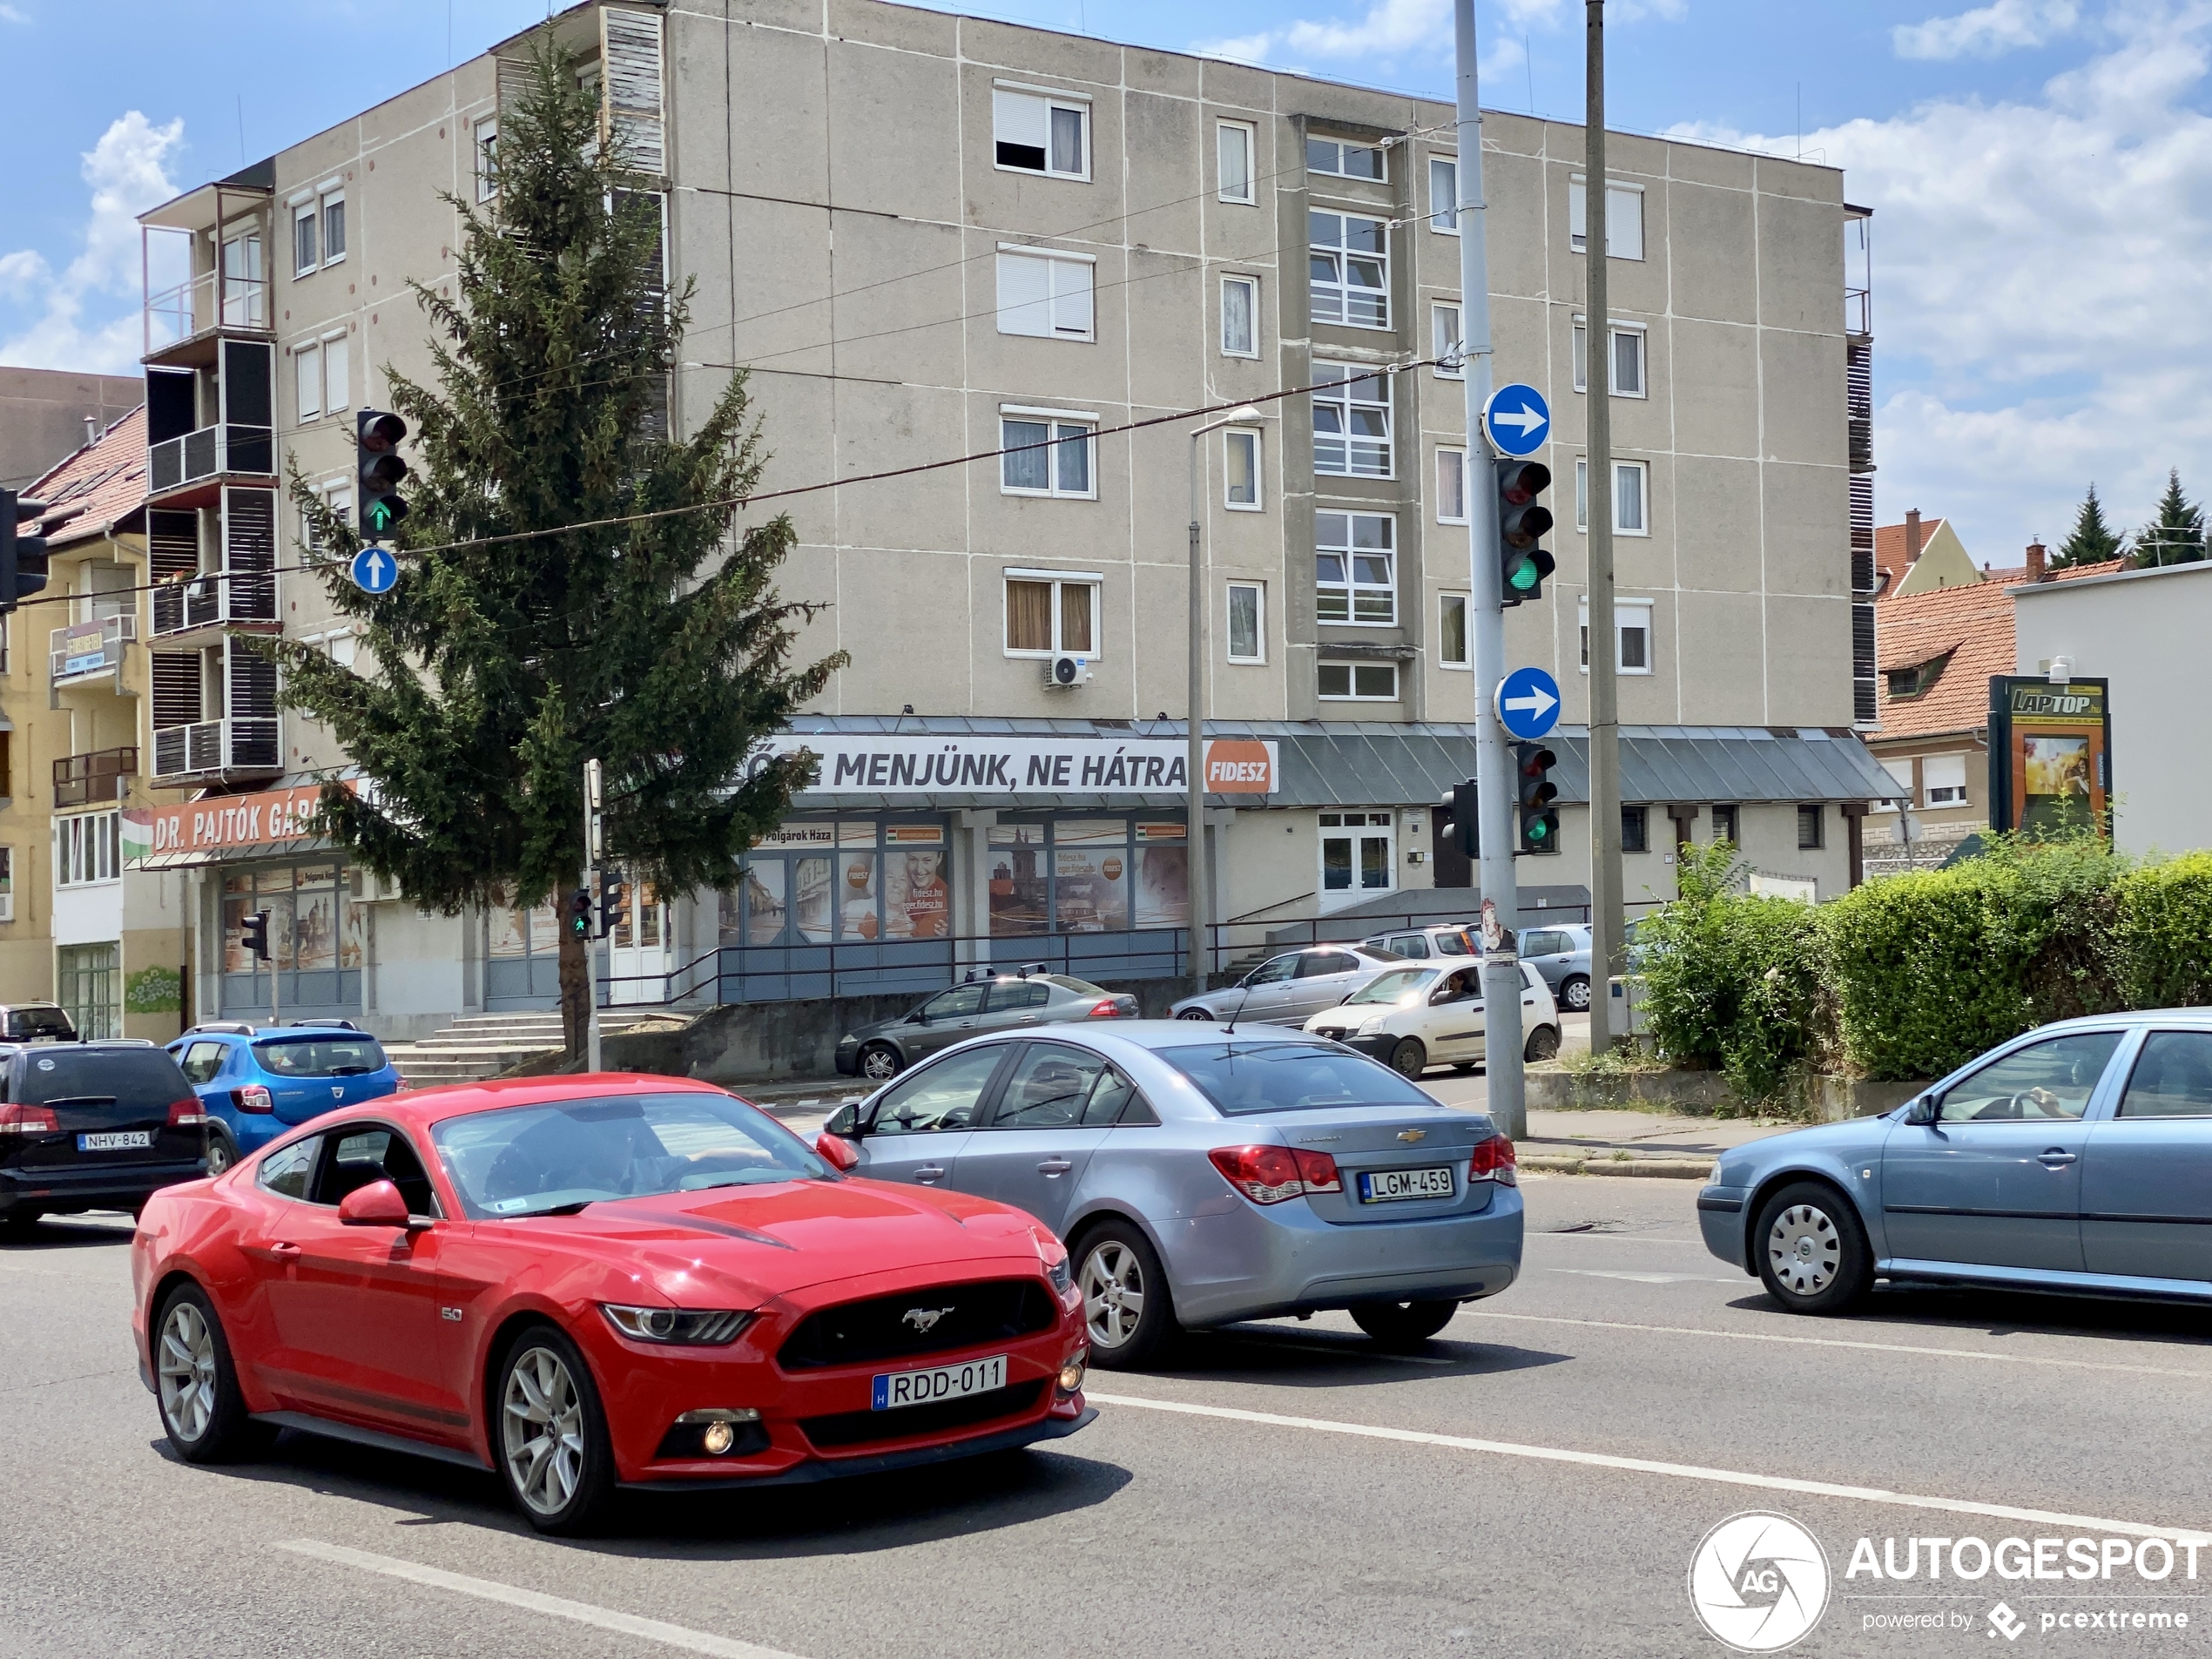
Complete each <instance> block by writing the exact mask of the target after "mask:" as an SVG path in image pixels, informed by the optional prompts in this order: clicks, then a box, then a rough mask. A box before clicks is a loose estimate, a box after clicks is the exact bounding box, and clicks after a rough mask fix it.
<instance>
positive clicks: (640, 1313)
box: [599, 1302, 752, 1348]
mask: <svg viewBox="0 0 2212 1659" xmlns="http://www.w3.org/2000/svg"><path fill="white" fill-rule="evenodd" d="M599 1312H602V1313H604V1314H605V1315H606V1316H607V1323H608V1324H609V1325H612V1326H614V1328H615V1329H616V1330H617V1331H619V1332H622V1334H623V1335H624V1336H626V1337H628V1338H630V1339H631V1340H633V1341H636V1342H664V1343H667V1344H669V1345H671V1346H678V1347H686V1348H712V1347H719V1346H720V1345H722V1344H724V1343H725V1342H735V1341H736V1340H737V1339H738V1332H740V1331H742V1330H744V1329H745V1326H747V1325H751V1324H752V1314H750V1313H739V1312H735V1311H734V1310H732V1309H728V1308H714V1309H705V1310H695V1309H691V1308H635V1307H624V1306H622V1305H619V1304H617V1303H614V1302H602V1303H601V1304H600V1305H599Z"/></svg>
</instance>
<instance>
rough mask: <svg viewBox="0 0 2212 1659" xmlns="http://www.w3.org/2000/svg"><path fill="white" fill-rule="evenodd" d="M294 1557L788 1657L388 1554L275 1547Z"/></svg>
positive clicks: (704, 1646)
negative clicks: (297, 1556)
mask: <svg viewBox="0 0 2212 1659" xmlns="http://www.w3.org/2000/svg"><path fill="white" fill-rule="evenodd" d="M277 1548H279V1549H288V1550H290V1551H291V1552H292V1553H293V1554H295V1555H313V1556H314V1557H316V1558H317V1559H318V1560H320V1561H335V1562H336V1563H337V1564H338V1565H340V1566H341V1567H354V1568H360V1569H361V1571H362V1572H364V1573H381V1574H382V1575H384V1576H385V1577H387V1578H403V1579H406V1580H407V1581H408V1582H410V1583H415V1584H427V1585H428V1586H429V1587H430V1588H433V1589H440V1590H451V1591H453V1592H454V1593H455V1595H473V1596H475V1597H476V1598H478V1599H479V1600H480V1601H485V1602H504V1603H506V1605H508V1606H509V1607H518V1608H523V1609H524V1610H525V1611H526V1612H530V1613H543V1614H544V1615H546V1616H547V1617H549V1618H555V1619H567V1620H569V1621H570V1622H572V1623H576V1624H588V1625H590V1626H592V1627H594V1628H595V1629H601V1630H612V1631H614V1632H615V1633H617V1635H626V1636H636V1637H637V1639H638V1640H639V1641H641V1642H659V1643H660V1644H661V1645H662V1646H663V1647H667V1648H681V1649H683V1650H684V1651H685V1652H686V1653H704V1654H710V1655H712V1656H714V1659H792V1655H790V1654H787V1653H784V1652H781V1651H779V1649H774V1648H764V1647H761V1646H760V1645H759V1644H758V1643H757V1642H735V1641H732V1639H731V1638H730V1637H728V1636H718V1635H708V1634H707V1633H706V1632H705V1631H704V1630H688V1629H685V1628H684V1627H683V1626H682V1625H680V1624H667V1623H664V1622H662V1621H660V1620H659V1619H641V1618H639V1617H638V1616H637V1615H636V1614H634V1613H617V1612H616V1611H614V1610H613V1609H612V1608H604V1607H594V1606H592V1605H591V1604H590V1602H570V1601H567V1600H565V1599H563V1597H561V1596H558V1595H543V1594H541V1593H540V1592H538V1591H536V1590H525V1589H518V1588H516V1587H515V1586H514V1585H512V1584H501V1583H498V1582H496V1581H494V1580H491V1579H488V1578H469V1577H467V1576H466V1575H462V1574H460V1573H448V1572H447V1571H446V1570H445V1569H444V1568H439V1567H425V1566H422V1565H421V1563H420V1562H417V1561H395V1560H394V1559H393V1558H392V1557H391V1556H389V1555H372V1554H369V1553H368V1551H367V1550H364V1549H348V1548H346V1546H345V1545H343V1544H327V1543H325V1542H323V1541H321V1540H320V1539H319V1538H293V1539H288V1540H287V1541H283V1542H280V1543H279V1544H278V1545H277Z"/></svg>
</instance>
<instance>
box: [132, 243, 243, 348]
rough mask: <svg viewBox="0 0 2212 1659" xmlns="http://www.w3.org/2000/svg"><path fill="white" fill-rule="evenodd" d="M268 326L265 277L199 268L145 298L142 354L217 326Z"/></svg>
mask: <svg viewBox="0 0 2212 1659" xmlns="http://www.w3.org/2000/svg"><path fill="white" fill-rule="evenodd" d="M256 263H259V261H258V260H257V261H256ZM268 326H269V280H268V278H266V277H241V276H219V274H218V273H216V272H213V271H202V272H201V273H199V275H198V276H196V277H194V278H192V280H190V281H188V282H179V284H178V285H177V286H176V287H173V288H165V289H164V290H163V291H162V292H161V293H157V294H155V295H153V296H152V298H151V299H149V300H147V301H146V313H145V347H146V348H145V354H146V355H147V356H149V357H151V356H152V355H153V354H154V353H156V352H158V351H160V350H162V349H164V348H165V347H170V346H174V345H177V344H179V342H181V341H187V340H190V339H192V337H193V336H194V335H196V334H206V333H208V332H209V331H210V330H212V329H213V328H215V327H225V328H244V329H254V330H262V329H266V328H267V327H268Z"/></svg>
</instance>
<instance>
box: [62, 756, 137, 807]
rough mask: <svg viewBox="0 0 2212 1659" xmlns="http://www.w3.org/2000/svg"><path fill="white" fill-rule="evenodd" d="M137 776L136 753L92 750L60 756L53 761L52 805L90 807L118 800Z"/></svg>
mask: <svg viewBox="0 0 2212 1659" xmlns="http://www.w3.org/2000/svg"><path fill="white" fill-rule="evenodd" d="M137 776H138V750H137V749H135V748H131V749H96V750H94V751H93V752H91V754H83V755H64V757H63V758H62V759H59V760H57V761H56V762H54V806H55V807H56V808H57V809H59V808H61V807H64V806H95V805H98V804H99V803H102V802H105V801H111V800H121V799H123V793H124V789H125V784H126V782H127V780H128V779H132V778H135V777H137Z"/></svg>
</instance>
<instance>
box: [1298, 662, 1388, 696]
mask: <svg viewBox="0 0 2212 1659" xmlns="http://www.w3.org/2000/svg"><path fill="white" fill-rule="evenodd" d="M1315 681H1316V685H1317V686H1318V689H1319V691H1320V695H1321V700H1322V701H1323V702H1325V703H1395V702H1396V701H1398V664H1395V663H1323V664H1320V665H1319V667H1318V670H1317V671H1316V673H1315Z"/></svg>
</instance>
